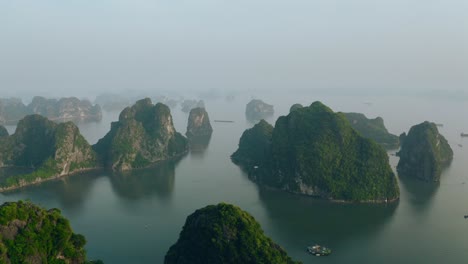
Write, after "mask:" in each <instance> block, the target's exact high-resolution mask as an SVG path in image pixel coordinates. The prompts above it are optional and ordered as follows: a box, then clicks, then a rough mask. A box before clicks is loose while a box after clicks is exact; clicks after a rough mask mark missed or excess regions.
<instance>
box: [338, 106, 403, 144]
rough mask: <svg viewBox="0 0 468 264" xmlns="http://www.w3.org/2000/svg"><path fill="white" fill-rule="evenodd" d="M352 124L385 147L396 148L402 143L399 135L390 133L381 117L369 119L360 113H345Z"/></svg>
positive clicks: (362, 133) (365, 135)
mask: <svg viewBox="0 0 468 264" xmlns="http://www.w3.org/2000/svg"><path fill="white" fill-rule="evenodd" d="M344 115H345V116H346V119H348V121H349V122H350V123H351V126H352V127H353V128H354V129H355V130H356V131H358V132H359V133H361V135H363V136H364V137H366V138H369V139H372V140H375V141H376V142H377V143H379V144H380V145H382V147H384V148H385V149H396V148H398V147H399V145H400V141H399V139H398V136H396V135H392V134H390V133H388V131H387V128H386V127H385V125H384V120H383V119H382V118H381V117H377V118H374V119H369V118H367V117H366V116H365V115H363V114H360V113H344Z"/></svg>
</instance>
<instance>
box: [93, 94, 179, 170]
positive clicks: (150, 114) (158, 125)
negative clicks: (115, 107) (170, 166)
mask: <svg viewBox="0 0 468 264" xmlns="http://www.w3.org/2000/svg"><path fill="white" fill-rule="evenodd" d="M93 148H94V149H95V150H96V152H97V153H98V154H99V156H100V157H101V158H102V160H103V162H104V164H105V166H106V167H109V168H112V169H113V170H117V171H123V170H130V169H134V168H142V167H147V166H149V165H151V164H153V163H155V162H158V161H162V160H167V159H171V158H174V157H178V156H181V155H182V154H184V153H186V152H187V151H188V143H187V139H186V138H185V137H184V136H182V135H181V134H180V133H178V132H176V130H175V128H174V124H173V122H172V116H171V111H170V109H169V107H167V106H166V105H164V104H161V103H157V104H156V105H153V104H152V102H151V100H150V99H149V98H146V99H142V100H139V101H137V102H136V103H135V104H134V105H133V106H132V107H127V108H125V109H124V110H123V111H122V112H121V113H120V116H119V121H117V122H113V123H112V124H111V130H110V132H109V133H107V134H106V136H105V137H104V138H102V139H100V140H99V141H98V143H97V144H96V145H94V146H93Z"/></svg>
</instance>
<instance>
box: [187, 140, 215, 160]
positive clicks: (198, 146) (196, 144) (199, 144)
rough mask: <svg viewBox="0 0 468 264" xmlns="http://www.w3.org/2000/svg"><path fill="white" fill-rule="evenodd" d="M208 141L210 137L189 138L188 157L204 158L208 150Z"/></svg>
mask: <svg viewBox="0 0 468 264" xmlns="http://www.w3.org/2000/svg"><path fill="white" fill-rule="evenodd" d="M210 141H211V135H209V136H199V137H192V138H190V139H189V144H190V156H192V157H196V158H203V157H204V156H205V152H206V150H207V149H208V146H209V145H210Z"/></svg>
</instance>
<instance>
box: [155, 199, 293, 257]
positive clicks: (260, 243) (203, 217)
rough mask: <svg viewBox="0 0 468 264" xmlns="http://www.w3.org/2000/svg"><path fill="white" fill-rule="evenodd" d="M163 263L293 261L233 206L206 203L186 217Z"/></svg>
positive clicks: (253, 220)
mask: <svg viewBox="0 0 468 264" xmlns="http://www.w3.org/2000/svg"><path fill="white" fill-rule="evenodd" d="M164 263H165V264H205V263H210V264H238V263H243V264H256V263H265V264H266V263H272V264H273V263H274V264H295V263H298V264H299V262H296V261H293V260H292V259H291V258H290V257H289V256H288V254H287V253H286V251H284V250H283V249H282V248H281V247H280V246H279V245H277V244H275V243H274V242H273V241H272V240H271V239H270V238H268V237H267V236H265V234H264V233H263V230H262V228H261V227H260V224H259V223H258V222H257V221H256V220H255V219H254V218H253V217H252V216H251V215H250V214H248V213H247V212H245V211H242V210H241V209H240V208H239V207H236V206H234V205H230V204H225V203H221V204H218V205H209V206H206V207H204V208H201V209H199V210H196V211H195V212H194V213H193V214H191V215H189V216H188V217H187V220H186V221H185V225H184V227H183V229H182V232H181V233H180V236H179V239H178V240H177V242H176V243H175V244H174V245H173V246H171V248H170V249H169V251H168V252H167V254H166V257H165V259H164Z"/></svg>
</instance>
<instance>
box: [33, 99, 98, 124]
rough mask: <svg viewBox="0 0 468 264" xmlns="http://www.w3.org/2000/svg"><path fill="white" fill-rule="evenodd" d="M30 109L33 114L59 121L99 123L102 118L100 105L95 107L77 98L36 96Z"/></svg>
mask: <svg viewBox="0 0 468 264" xmlns="http://www.w3.org/2000/svg"><path fill="white" fill-rule="evenodd" d="M28 109H29V110H30V112H31V113H34V114H39V115H42V116H45V117H47V118H49V119H51V120H57V121H66V120H73V121H99V120H101V118H102V112H101V107H100V106H99V105H94V106H93V105H92V104H91V103H90V102H89V101H87V100H79V99H78V98H76V97H69V98H61V99H59V100H56V99H46V98H44V97H40V96H36V97H34V98H33V100H32V102H31V103H30V104H29V105H28Z"/></svg>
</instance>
